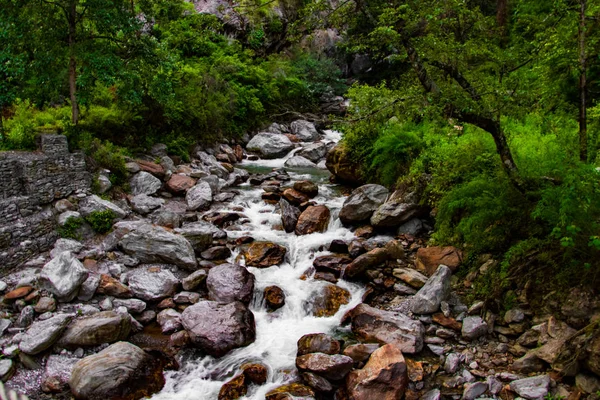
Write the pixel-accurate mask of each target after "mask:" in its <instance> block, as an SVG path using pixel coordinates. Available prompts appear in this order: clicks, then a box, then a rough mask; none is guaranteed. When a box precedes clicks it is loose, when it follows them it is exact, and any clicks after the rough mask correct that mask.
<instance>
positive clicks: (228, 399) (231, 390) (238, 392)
mask: <svg viewBox="0 0 600 400" xmlns="http://www.w3.org/2000/svg"><path fill="white" fill-rule="evenodd" d="M247 392H248V385H247V384H246V375H244V374H240V375H238V376H236V377H235V378H233V379H231V380H230V381H228V382H226V383H225V384H223V386H221V390H220V391H219V397H218V400H235V399H239V398H240V397H244V396H245V395H246V393H247Z"/></svg>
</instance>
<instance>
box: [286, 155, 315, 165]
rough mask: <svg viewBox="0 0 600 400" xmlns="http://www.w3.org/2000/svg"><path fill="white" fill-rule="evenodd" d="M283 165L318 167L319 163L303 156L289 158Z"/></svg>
mask: <svg viewBox="0 0 600 400" xmlns="http://www.w3.org/2000/svg"><path fill="white" fill-rule="evenodd" d="M283 165H284V166H285V167H287V168H316V167H317V165H316V164H315V163H314V162H312V161H310V160H308V159H306V158H304V157H302V156H294V157H291V158H289V159H288V160H286V162H285V163H284V164H283Z"/></svg>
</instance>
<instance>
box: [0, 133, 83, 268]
mask: <svg viewBox="0 0 600 400" xmlns="http://www.w3.org/2000/svg"><path fill="white" fill-rule="evenodd" d="M90 182H91V175H90V174H89V173H88V172H87V171H86V165H85V159H84V156H83V154H80V153H69V148H68V143H67V138H66V137H65V136H63V135H42V136H40V141H39V151H38V152H33V153H26V152H6V153H0V273H5V272H7V271H9V270H10V269H12V268H14V267H17V266H19V265H20V264H22V263H23V262H25V261H26V260H28V259H29V258H31V257H34V256H36V255H37V254H39V253H41V252H44V251H46V250H48V249H49V248H50V247H51V246H52V245H53V244H54V242H55V241H56V239H57V238H58V234H57V232H56V228H57V223H56V215H55V211H54V209H53V207H52V202H53V201H54V200H57V199H62V198H65V197H67V196H69V195H70V194H72V193H74V192H76V191H78V190H86V189H89V188H90Z"/></svg>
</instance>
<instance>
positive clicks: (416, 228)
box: [398, 218, 425, 236]
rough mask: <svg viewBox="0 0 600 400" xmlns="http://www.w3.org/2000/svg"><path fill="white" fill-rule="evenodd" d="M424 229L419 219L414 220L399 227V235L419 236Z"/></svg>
mask: <svg viewBox="0 0 600 400" xmlns="http://www.w3.org/2000/svg"><path fill="white" fill-rule="evenodd" d="M424 229H425V227H424V226H423V222H422V221H421V220H420V219H419V218H413V219H411V220H409V221H408V222H405V223H403V224H402V225H400V226H399V227H398V235H411V236H417V235H418V234H420V233H421V232H423V230H424Z"/></svg>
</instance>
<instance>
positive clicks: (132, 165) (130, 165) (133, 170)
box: [125, 162, 141, 174]
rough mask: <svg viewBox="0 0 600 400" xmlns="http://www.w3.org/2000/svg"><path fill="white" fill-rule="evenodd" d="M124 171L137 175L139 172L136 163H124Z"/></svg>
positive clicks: (139, 169)
mask: <svg viewBox="0 0 600 400" xmlns="http://www.w3.org/2000/svg"><path fill="white" fill-rule="evenodd" d="M125 169H126V170H127V172H129V173H130V174H137V173H138V172H140V171H141V168H140V166H139V165H138V163H136V162H126V163H125Z"/></svg>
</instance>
